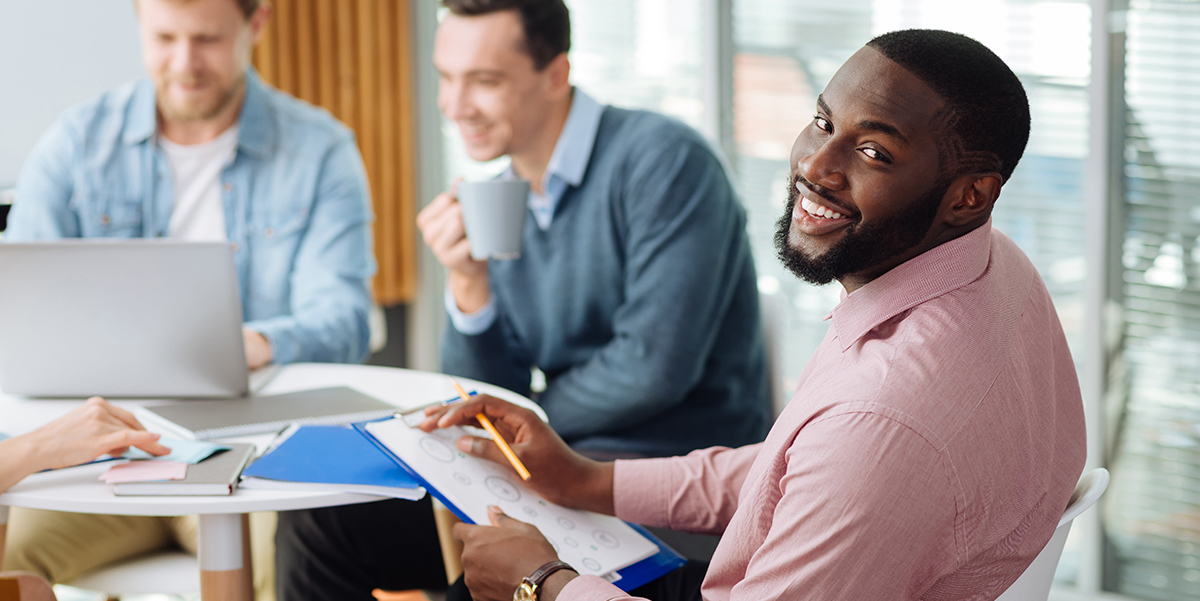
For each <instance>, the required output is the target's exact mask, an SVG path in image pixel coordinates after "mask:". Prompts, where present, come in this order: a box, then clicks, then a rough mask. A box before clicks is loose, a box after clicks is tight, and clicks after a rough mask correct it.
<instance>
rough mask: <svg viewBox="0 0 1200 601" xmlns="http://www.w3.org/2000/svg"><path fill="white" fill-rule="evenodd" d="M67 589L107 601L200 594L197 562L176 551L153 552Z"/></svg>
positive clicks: (107, 568) (107, 567)
mask: <svg viewBox="0 0 1200 601" xmlns="http://www.w3.org/2000/svg"><path fill="white" fill-rule="evenodd" d="M66 584H67V585H68V586H73V587H75V588H81V589H84V590H89V591H96V592H98V593H104V594H105V595H107V596H108V598H109V599H119V598H121V597H123V596H125V595H148V594H155V593H158V594H168V595H179V594H184V593H194V592H196V591H199V590H200V562H199V560H197V559H196V556H195V555H192V554H191V553H188V552H186V551H181V550H179V549H171V550H164V551H152V552H150V553H147V554H145V555H139V556H137V557H131V558H129V559H126V560H124V561H118V562H114V563H110V564H108V565H105V566H101V567H100V568H98V569H96V570H93V571H91V572H89V573H87V574H84V575H83V576H80V577H79V578H76V579H75V580H74V581H72V582H68V583H66Z"/></svg>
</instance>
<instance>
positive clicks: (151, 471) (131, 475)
mask: <svg viewBox="0 0 1200 601" xmlns="http://www.w3.org/2000/svg"><path fill="white" fill-rule="evenodd" d="M186 476H187V464H186V463H183V462H182V461H130V462H129V463H125V464H122V465H114V466H112V467H111V468H109V470H108V471H107V472H104V473H103V474H100V479H101V480H103V481H105V482H108V483H109V484H116V483H118V482H145V481H147V480H183V479H184V477H186Z"/></svg>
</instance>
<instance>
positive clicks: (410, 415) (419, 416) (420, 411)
mask: <svg viewBox="0 0 1200 601" xmlns="http://www.w3.org/2000/svg"><path fill="white" fill-rule="evenodd" d="M467 396H468V397H473V396H475V393H474V392H471V393H470V394H469V395H467ZM462 400H465V399H464V398H463V397H457V396H456V397H454V398H452V399H447V400H445V401H434V402H432V403H426V404H424V405H420V406H418V407H413V408H412V409H406V410H404V411H397V412H395V413H393V414H392V417H398V418H400V419H402V420H404V423H405V424H408V426H409V427H410V428H413V427H416V426H417V424H420V423H421V421H422V420H424V419H425V410H426V409H428V408H430V407H445V406H446V405H449V404H450V403H457V402H459V401H462ZM413 419H416V421H413Z"/></svg>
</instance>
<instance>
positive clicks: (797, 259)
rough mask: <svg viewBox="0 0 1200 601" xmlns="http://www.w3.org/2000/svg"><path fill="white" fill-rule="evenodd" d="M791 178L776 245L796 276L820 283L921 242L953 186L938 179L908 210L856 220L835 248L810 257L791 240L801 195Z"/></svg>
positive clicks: (777, 224) (857, 269)
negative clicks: (938, 181)
mask: <svg viewBox="0 0 1200 601" xmlns="http://www.w3.org/2000/svg"><path fill="white" fill-rule="evenodd" d="M789 180H790V182H789V183H790V185H789V186H788V203H787V209H786V211H785V212H784V214H783V217H781V218H780V219H779V221H778V222H776V224H775V250H776V251H777V256H778V257H779V260H780V261H781V262H783V266H784V267H786V268H788V270H789V271H791V272H792V273H793V274H795V275H796V277H798V278H800V279H802V280H804V281H806V282H810V283H812V284H818V285H822V284H828V283H829V282H832V281H833V280H841V279H842V278H844V277H846V276H848V275H850V274H852V273H859V272H861V271H865V270H867V269H870V268H872V267H875V266H876V265H880V264H882V263H884V262H886V261H888V260H889V259H891V258H892V257H895V256H897V255H899V254H901V253H903V252H905V251H907V250H909V249H910V248H912V247H914V246H916V245H917V244H919V243H920V242H921V240H923V239H924V238H925V235H926V234H928V233H929V228H930V226H932V225H933V220H934V218H936V217H937V212H938V207H939V206H941V202H942V197H943V196H945V195H946V190H948V189H949V188H950V182H949V181H946V182H944V183H937V184H934V185H933V187H932V188H930V190H929V191H928V192H926V193H925V194H924V195H923V196H922V197H921V198H919V199H917V200H916V201H915V202H913V203H912V206H910V207H909V208H908V209H907V210H904V211H902V212H900V213H898V214H896V215H893V216H891V217H888V218H886V219H883V220H879V221H873V222H870V223H863V222H862V221H857V222H855V223H851V224H850V225H848V226H846V230H845V233H843V234H842V239H841V240H838V241H837V243H836V244H834V245H833V248H830V249H829V250H828V251H826V252H825V254H823V255H821V256H816V257H810V256H806V255H805V254H804V252H803V251H801V250H799V249H797V248H794V247H793V246H792V245H791V244H790V243H789V240H788V238H789V236H790V234H791V229H792V210H793V209H794V207H795V205H796V202H797V200H798V199H799V195H800V193H799V191H798V190H797V189H796V181H797V179H796V178H795V177H793V178H789ZM806 183H807V182H806ZM801 210H803V209H801Z"/></svg>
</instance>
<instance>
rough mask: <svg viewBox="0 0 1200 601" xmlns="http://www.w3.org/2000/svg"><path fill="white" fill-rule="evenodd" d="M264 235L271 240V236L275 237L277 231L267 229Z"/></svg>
mask: <svg viewBox="0 0 1200 601" xmlns="http://www.w3.org/2000/svg"><path fill="white" fill-rule="evenodd" d="M263 233H264V234H266V235H267V237H268V238H270V237H271V236H274V235H275V230H274V229H273V228H267V230H266V231H265V232H263Z"/></svg>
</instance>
